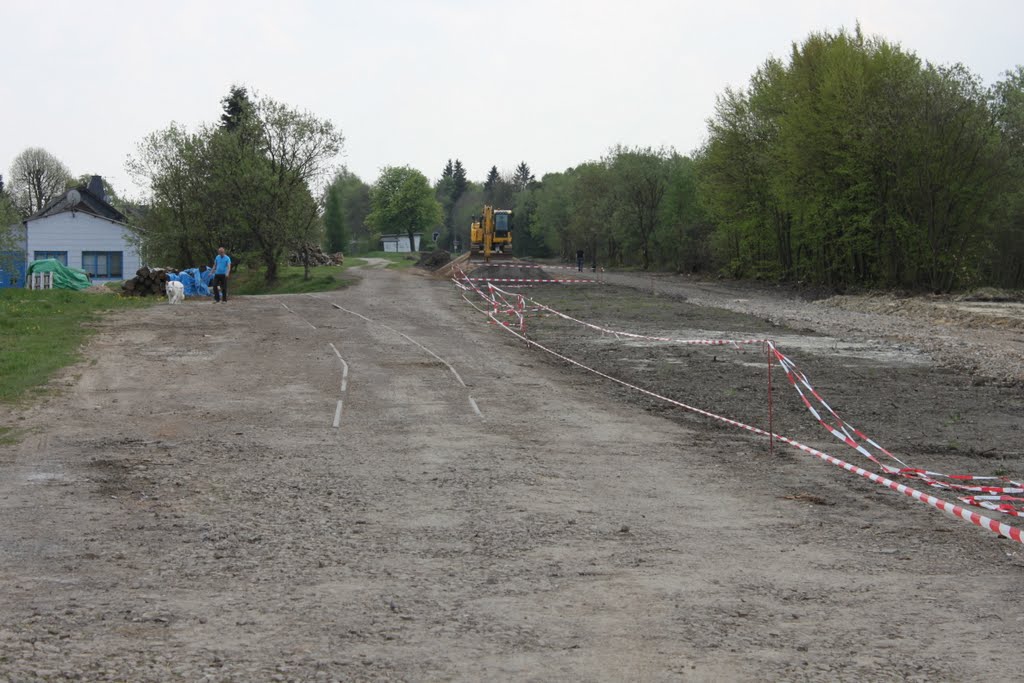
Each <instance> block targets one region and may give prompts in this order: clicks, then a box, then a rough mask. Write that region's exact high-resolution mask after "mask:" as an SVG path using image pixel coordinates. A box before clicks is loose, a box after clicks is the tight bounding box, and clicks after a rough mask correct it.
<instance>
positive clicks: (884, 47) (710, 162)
mask: <svg viewBox="0 0 1024 683" xmlns="http://www.w3.org/2000/svg"><path fill="white" fill-rule="evenodd" d="M222 105H223V114H222V116H221V120H220V121H218V122H216V123H211V124H207V125H205V126H201V127H200V128H199V129H198V130H196V131H188V130H186V129H184V128H182V127H180V126H177V125H175V124H171V125H170V126H169V127H167V128H166V129H163V130H160V131H157V132H155V133H153V134H151V135H150V136H148V137H147V138H146V139H145V140H144V141H143V142H142V143H141V144H140V146H139V152H138V154H137V155H136V156H135V157H133V158H132V160H131V161H130V164H129V168H130V170H131V172H132V173H133V175H134V176H135V178H136V179H137V180H138V181H139V182H140V184H141V185H143V186H145V187H147V188H148V191H149V193H150V196H149V197H147V198H146V201H145V202H144V203H143V206H142V207H141V208H140V210H139V211H138V212H137V214H138V216H140V218H139V223H140V224H141V227H142V231H141V234H142V236H143V241H142V243H143V247H144V256H145V257H146V258H147V259H148V260H150V261H151V262H159V263H167V264H170V265H192V264H197V263H205V262H206V261H207V260H208V256H209V254H212V253H213V250H214V249H215V247H216V246H218V245H219V244H224V245H225V246H228V247H229V249H231V250H232V251H233V252H235V253H241V254H246V255H247V256H249V257H251V258H253V259H255V260H257V261H258V262H260V263H262V264H263V266H264V267H265V269H266V276H267V278H268V279H273V278H274V277H275V276H276V272H277V264H278V263H280V261H281V259H282V255H283V254H284V253H285V251H286V250H289V249H293V248H295V246H296V245H300V244H307V243H309V242H322V243H323V245H324V246H325V247H326V248H327V249H328V250H330V251H342V252H349V253H351V252H353V251H356V252H358V251H365V250H374V249H376V248H377V244H378V242H377V240H378V238H379V235H380V234H382V233H398V234H406V235H408V236H409V237H410V239H411V238H412V236H413V234H414V233H422V234H423V235H424V237H426V236H428V235H431V233H433V232H437V233H438V235H439V236H438V239H437V243H436V245H431V240H430V239H424V240H423V244H424V245H431V246H439V247H444V248H448V249H452V248H455V247H456V246H459V247H461V248H462V249H465V248H466V247H467V246H468V243H469V226H470V223H471V221H472V218H473V217H474V216H476V215H479V214H480V212H481V209H482V207H483V205H484V204H491V205H493V206H495V207H496V208H503V209H504V208H510V209H513V210H514V212H515V219H514V225H515V233H514V235H515V239H514V252H515V253H516V254H517V255H520V256H536V257H557V258H562V259H566V260H572V258H573V257H574V255H575V253H576V251H577V250H580V249H582V250H583V251H584V252H585V253H586V254H587V260H588V261H594V262H597V263H600V264H601V265H609V266H613V267H614V266H627V267H639V268H644V269H648V268H657V269H668V270H674V271H678V272H703V273H710V274H724V275H726V276H730V277H742V278H759V279H767V280H773V281H790V282H800V283H807V284H812V285H818V286H824V287H829V288H833V289H842V288H846V287H864V288H900V289H913V290H932V291H940V292H944V291H950V290H952V289H957V288H965V287H970V286H975V285H979V284H992V285H998V286H1005V287H1017V288H1019V287H1024V67H1021V66H1018V67H1016V68H1015V69H1014V70H1011V71H1009V72H1007V73H1006V74H1004V76H1003V77H1002V78H1001V80H999V81H998V82H996V83H995V84H993V85H990V86H985V85H984V84H983V83H982V82H981V79H980V77H979V76H977V75H976V74H973V73H972V72H970V71H969V70H968V69H967V68H966V67H964V66H963V65H959V64H956V65H952V66H941V65H935V64H932V63H929V62H927V61H922V60H921V59H920V58H919V57H917V56H916V55H915V54H914V53H912V52H908V51H905V50H903V49H902V48H901V47H900V46H899V45H896V44H893V43H890V42H888V41H886V40H884V39H882V38H867V37H865V36H864V35H863V34H862V32H861V31H860V28H859V27H857V28H855V30H853V31H846V30H840V31H838V32H835V33H828V32H823V33H813V34H811V35H810V36H808V37H807V38H806V39H804V40H803V41H802V42H800V43H794V45H793V47H792V50H791V52H790V54H789V55H788V57H787V58H785V59H777V58H771V59H768V60H766V61H765V62H764V63H763V64H762V65H761V66H760V67H758V68H757V69H756V71H755V72H754V73H753V75H752V76H751V77H750V81H749V83H748V84H747V86H746V87H745V88H741V89H732V88H727V89H726V90H725V91H724V92H723V93H722V94H721V95H719V96H718V98H717V101H716V105H715V109H714V113H713V115H712V116H711V117H710V119H709V120H708V122H707V137H706V140H705V142H704V144H702V145H701V146H700V148H699V149H697V150H695V151H694V152H692V153H691V154H690V155H683V154H679V153H678V152H676V151H675V150H673V149H667V148H653V147H623V146H616V147H612V148H611V149H609V151H608V152H607V153H606V154H605V155H604V156H603V157H602V158H600V159H598V160H593V161H587V162H585V163H581V164H579V165H578V166H575V167H573V168H568V169H565V170H564V171H560V172H555V173H547V174H545V175H544V176H543V177H542V178H540V179H539V180H538V179H537V178H536V177H535V176H534V174H533V173H532V172H531V169H530V167H529V165H528V164H527V163H526V162H525V161H522V162H520V163H519V164H518V166H516V167H515V168H514V169H513V170H511V171H506V172H501V171H499V169H498V166H497V165H494V166H492V167H491V168H490V169H489V170H488V171H487V173H486V174H485V176H484V179H483V180H482V181H474V180H472V179H470V177H469V172H468V170H467V169H466V167H465V166H464V165H463V163H462V161H461V160H460V159H458V158H453V159H449V160H448V161H447V163H445V164H444V165H443V166H442V167H441V168H440V169H439V177H438V178H437V179H436V180H434V181H431V180H429V179H428V178H427V177H426V176H425V175H424V174H423V173H422V172H420V171H419V170H416V169H412V168H410V167H408V166H391V167H387V168H384V169H383V170H382V171H381V173H380V175H379V176H378V177H377V178H376V179H374V181H373V183H372V184H370V183H368V182H366V181H364V180H363V179H361V178H359V177H358V176H357V175H355V174H354V173H352V172H351V171H349V170H348V169H346V168H344V167H341V168H340V169H339V168H338V167H337V166H335V165H334V161H335V159H336V157H337V155H338V153H339V152H340V151H341V149H342V145H343V142H344V138H343V136H342V135H341V132H340V131H339V130H338V129H337V128H335V126H334V125H333V124H332V123H331V122H329V121H327V120H324V119H320V118H317V117H315V116H313V115H311V114H308V113H305V112H300V111H298V110H295V109H293V108H291V107H288V106H286V105H283V104H280V103H278V102H275V101H273V100H271V99H269V98H253V97H250V95H249V93H248V92H247V91H246V89H245V88H243V87H240V86H235V87H233V88H232V89H231V91H230V93H229V94H228V96H227V97H225V98H224V100H223V101H222ZM39 151H40V152H41V151H42V150H39ZM27 152H28V150H27ZM28 156H32V157H34V158H37V159H38V158H43V157H41V156H40V155H39V154H38V153H35V152H34V153H33V154H32V155H28ZM57 163H58V164H59V162H57ZM37 165H38V164H37ZM50 166H51V167H52V169H51V170H53V173H48V174H37V176H35V177H33V176H32V175H31V174H27V175H26V174H20V175H19V174H16V173H12V176H14V177H17V189H16V191H15V192H11V191H10V190H7V191H6V192H5V191H4V190H3V189H2V188H3V186H2V184H0V210H7V211H8V212H20V213H21V214H22V215H24V214H25V212H26V211H30V210H31V209H32V207H37V206H40V202H41V201H44V200H45V197H46V196H47V193H48V192H49V193H52V192H54V191H56V188H57V187H60V186H62V185H66V183H67V179H68V178H69V177H70V174H69V173H67V170H66V169H63V170H62V169H61V167H60V166H55V165H54V164H50ZM13 170H14V169H13V168H12V171H13ZM53 178H58V179H61V180H59V181H58V180H53ZM47 188H49V189H47ZM4 207H6V209H4Z"/></svg>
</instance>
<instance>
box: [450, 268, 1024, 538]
mask: <svg viewBox="0 0 1024 683" xmlns="http://www.w3.org/2000/svg"><path fill="white" fill-rule="evenodd" d="M463 277H464V274H463ZM457 284H458V283H457ZM460 286H461V285H460ZM473 288H474V289H476V291H477V292H478V294H479V295H480V296H481V297H482V298H484V299H485V300H493V299H494V297H493V296H492V297H488V296H487V295H486V294H484V293H483V292H482V291H480V290H479V288H477V287H476V286H475V285H474V286H473ZM463 289H465V287H463ZM489 289H490V290H491V292H492V295H493V294H494V293H496V292H497V293H501V290H500V289H499V288H498V287H495V286H494V285H489ZM463 298H465V296H464V297H463ZM520 299H524V298H523V297H520ZM467 301H468V299H467ZM530 301H531V302H532V303H534V304H536V305H537V306H538V307H539V308H542V309H544V310H546V311H548V312H550V313H552V314H554V315H558V316H560V317H562V318H564V319H566V320H571V321H573V322H576V323H578V324H581V325H584V326H586V327H589V328H591V329H595V330H599V331H601V332H603V333H611V334H615V335H618V336H625V337H631V338H645V339H653V340H658V341H671V342H675V343H684V344H703V345H735V346H738V345H739V344H753V343H761V344H767V345H768V348H769V351H770V353H772V355H774V356H775V358H776V359H777V360H778V361H779V362H780V364H781V365H782V366H783V368H784V369H785V370H786V374H787V377H788V378H789V380H790V383H791V384H792V385H793V386H794V387H795V388H796V390H797V393H798V394H799V396H800V398H801V399H802V401H803V403H804V405H805V406H806V407H807V408H808V410H809V411H810V412H811V414H812V415H813V416H814V417H815V418H816V419H817V420H818V422H819V423H820V424H821V425H822V426H824V427H825V428H826V429H827V430H828V431H829V432H830V433H831V434H832V435H833V436H834V437H836V438H837V439H839V440H840V441H841V442H842V443H844V444H846V445H848V446H850V447H852V448H854V450H856V451H857V452H859V453H860V454H861V455H864V456H865V457H867V458H868V459H870V460H871V461H872V462H874V463H876V464H877V465H878V466H879V467H881V468H882V469H883V471H884V472H886V473H887V474H895V475H899V476H904V477H907V478H915V479H919V480H922V481H924V482H925V483H927V484H929V485H930V486H934V487H936V488H942V489H947V490H961V491H973V492H976V493H986V494H1002V495H995V496H988V495H985V496H977V495H976V496H968V497H964V498H961V500H962V501H963V502H965V503H967V504H969V505H977V506H981V507H985V508H987V509H991V510H994V511H998V512H1004V513H1007V514H1011V515H1016V516H1024V506H1015V505H1014V503H1018V502H1024V498H1016V497H1013V496H1008V495H1005V494H1010V493H1024V488H1022V487H1024V485H1022V484H1020V483H1018V482H1015V481H1012V480H1008V479H1005V478H1001V477H977V476H973V475H945V474H942V473H938V472H930V471H927V470H919V469H915V468H910V467H909V466H907V465H906V463H904V462H903V461H902V460H900V459H899V458H897V457H896V456H895V455H893V454H892V453H890V452H889V451H888V450H886V449H885V448H884V447H882V446H881V445H879V444H878V443H876V442H875V441H874V440H872V439H870V438H869V437H867V436H866V435H865V434H863V433H862V432H861V431H859V430H857V429H856V428H855V427H853V426H852V425H850V424H849V423H847V422H845V421H844V420H843V419H842V418H841V417H839V415H838V413H836V412H835V411H834V410H833V409H832V408H831V406H829V405H828V403H827V402H825V400H824V399H823V398H822V397H821V396H820V394H818V392H817V391H816V390H815V389H814V388H813V386H812V385H811V384H810V381H809V379H808V378H807V376H806V374H804V373H803V372H801V371H800V370H799V369H798V368H797V367H796V364H795V363H793V361H792V360H790V359H789V358H788V357H786V356H785V355H784V354H782V353H781V352H780V351H779V350H778V348H777V347H776V346H775V344H774V342H771V341H769V340H674V339H669V338H665V337H650V336H647V335H636V334H632V333H627V332H623V331H620V330H610V329H608V328H603V327H601V326H598V325H593V324H591V323H586V322H584V321H582V320H578V319H576V318H572V317H571V316H568V315H565V314H564V313H561V312H559V311H556V310H555V309H552V308H550V307H548V306H545V305H544V304H541V303H540V302H537V301H535V300H533V299H530ZM505 304H506V305H507V302H505ZM518 305H519V307H520V308H519V310H520V311H521V310H522V306H523V304H522V303H519V304H518ZM474 308H477V310H480V311H481V312H483V311H482V309H480V308H479V307H476V306H474ZM499 312H500V308H499V307H495V308H494V310H493V312H492V313H489V314H488V315H489V317H491V318H492V320H494V321H495V322H500V321H497V319H496V318H494V317H493V316H494V315H496V314H498V313H499ZM506 329H507V327H506ZM509 331H510V332H512V333H513V334H516V333H515V332H514V331H513V330H509ZM516 336H517V337H519V338H521V339H523V341H526V342H527V343H528V344H530V345H532V346H535V347H537V348H540V349H542V350H544V351H546V352H548V353H551V354H552V355H555V356H556V357H558V358H561V359H563V360H565V361H567V362H569V363H572V364H574V365H577V366H579V367H581V368H584V369H587V370H589V371H591V372H593V373H595V374H597V375H599V376H602V377H605V378H607V379H609V380H612V381H615V382H618V383H620V384H623V385H625V386H628V387H630V388H632V389H635V390H637V391H641V392H642V393H645V394H648V395H650V396H653V397H656V398H659V399H661V400H664V401H667V402H669V403H672V404H673V405H676V406H678V407H681V408H684V409H687V410H691V411H693V412H696V413H699V414H702V415H705V416H707V417H712V418H714V419H717V420H721V421H724V422H726V423H728V424H732V425H733V426H737V427H740V428H743V429H746V430H748V431H751V432H753V433H757V434H761V435H764V436H769V438H774V439H775V440H778V441H781V442H783V443H788V444H790V445H792V446H794V447H796V448H799V449H800V450H804V451H805V452H807V453H810V454H812V455H815V456H816V457H819V458H821V459H823V460H825V461H826V462H830V463H831V464H834V465H837V466H840V467H843V468H844V469H847V470H848V471H851V472H854V473H856V474H859V475H861V476H865V477H867V478H868V479H871V480H872V481H875V482H876V483H880V484H883V485H886V486H888V487H889V488H892V489H893V490H896V491H899V492H901V493H905V494H906V495H908V496H911V497H913V498H915V499H918V500H921V501H922V502H925V503H928V504H929V505H931V506H932V507H935V508H937V509H940V510H943V511H945V512H948V513H950V514H952V515H954V516H957V517H960V518H961V519H965V520H966V521H969V522H971V523H974V524H977V525H978V526H983V527H985V528H988V529H989V530H992V531H996V533H1000V534H1002V535H1004V536H1007V537H1008V538H1013V539H1014V540H1017V541H1018V542H1022V541H1021V539H1020V533H1021V532H1020V530H1019V529H1016V528H1015V527H1006V525H1002V524H1000V523H998V522H996V521H995V520H990V519H988V518H986V517H983V516H981V515H977V514H976V513H972V512H969V511H967V510H963V509H962V508H959V506H956V505H953V504H951V503H948V502H947V501H943V500H941V499H938V498H934V497H932V496H928V495H927V494H923V493H921V492H919V491H916V490H915V489H911V488H909V487H906V486H904V485H903V484H897V483H895V482H892V481H891V480H889V479H887V478H886V477H882V476H880V475H877V474H874V473H870V472H867V471H866V470H862V469H861V468H859V467H856V466H854V465H850V464H848V463H845V462H843V461H842V460H839V459H838V458H834V457H833V456H830V455H828V454H826V453H823V452H821V451H817V450H816V449H813V448H810V447H809V446H804V445H803V444H801V443H799V442H797V441H795V440H793V439H790V438H788V437H784V436H781V435H777V434H772V433H770V432H765V431H763V430H760V429H758V428H756V427H751V426H749V425H744V424H742V423H739V422H736V421H735V420H730V419H729V418H724V417H722V416H719V415H715V414H713V413H709V412H707V411H703V410H701V409H699V408H694V407H692V406H687V405H686V404H683V403H680V402H678V401H674V400H672V399H669V398H667V397H663V396H660V395H658V394H655V393H654V392H650V391H648V390H645V389H642V388H640V387H637V386H635V385H632V384H629V383H627V382H624V381H622V380H619V379H616V378H614V377H611V376H610V375H607V374H605V373H602V372H600V371H597V370H594V369H593V368H589V367H587V366H585V365H583V364H581V363H579V362H577V361H574V360H572V359H570V358H567V357H565V356H562V355H561V354H558V353H557V352H554V351H552V350H550V349H548V348H546V347H543V346H542V345H540V344H538V343H537V342H534V341H532V340H529V339H527V338H526V337H524V336H523V335H520V334H516ZM801 384H802V385H803V386H804V387H805V388H806V389H807V391H808V392H809V393H810V394H811V395H812V396H814V397H815V399H816V400H817V401H818V402H819V404H820V405H821V406H823V407H824V408H825V409H826V410H827V411H828V413H829V414H830V415H832V416H833V417H834V418H835V420H836V422H837V423H838V427H835V426H832V425H830V424H829V423H827V422H826V421H825V420H823V419H822V418H821V414H820V413H819V412H818V411H817V410H816V409H815V408H814V407H813V405H812V404H811V403H810V401H809V400H808V399H807V397H806V395H805V394H804V392H803V391H802V390H801V388H800V386H799V385H801ZM851 432H852V434H851ZM854 435H856V437H858V438H860V439H862V440H863V441H864V443H867V444H869V445H870V446H872V447H874V448H876V449H877V450H878V451H880V452H881V453H883V454H884V455H885V456H887V457H889V458H891V459H892V460H894V461H896V462H898V463H900V464H901V465H902V467H899V468H897V467H892V466H890V465H885V464H883V463H881V462H880V461H879V460H878V457H877V455H876V454H874V453H872V452H871V451H870V450H868V448H866V447H865V446H864V444H863V443H859V442H858V441H857V440H856V439H855V438H854ZM934 477H944V478H949V479H956V480H961V481H964V480H966V481H992V480H999V481H1005V482H1008V483H1010V484H1011V486H1009V487H1005V486H966V485H960V484H950V483H947V482H941V481H937V480H935V479H934ZM904 489H905V490H904ZM996 500H998V501H1004V502H1002V504H999V503H996V502H994V501H996ZM1008 501H1012V502H1008ZM972 515H973V516H974V517H977V518H979V519H980V520H987V521H986V522H985V523H979V521H977V520H975V519H973V518H972V517H971V516H972ZM989 523H991V524H989ZM992 525H996V526H997V527H1000V528H995V527H993V526H992ZM1001 527H1006V528H1007V529H1012V530H1013V531H1014V532H1015V534H1016V536H1015V535H1014V534H1013V533H1010V534H1009V535H1008V534H1007V533H1003V530H1002V529H1001Z"/></svg>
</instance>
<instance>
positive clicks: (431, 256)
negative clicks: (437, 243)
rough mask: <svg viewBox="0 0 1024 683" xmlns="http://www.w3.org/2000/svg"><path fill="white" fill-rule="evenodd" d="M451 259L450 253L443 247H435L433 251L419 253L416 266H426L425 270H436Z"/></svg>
mask: <svg viewBox="0 0 1024 683" xmlns="http://www.w3.org/2000/svg"><path fill="white" fill-rule="evenodd" d="M451 260H452V255H451V254H449V253H448V252H447V251H445V250H444V249H435V250H434V251H425V252H423V253H421V254H420V259H419V260H418V261H417V262H416V267H417V268H426V269H427V270H437V269H438V268H441V267H443V266H445V265H447V264H448V263H449V262H450V261H451Z"/></svg>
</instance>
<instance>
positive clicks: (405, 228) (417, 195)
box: [367, 166, 442, 250]
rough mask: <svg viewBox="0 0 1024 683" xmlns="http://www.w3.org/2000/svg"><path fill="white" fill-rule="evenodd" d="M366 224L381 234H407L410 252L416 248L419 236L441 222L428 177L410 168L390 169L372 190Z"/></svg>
mask: <svg viewBox="0 0 1024 683" xmlns="http://www.w3.org/2000/svg"><path fill="white" fill-rule="evenodd" d="M370 207H371V208H370V215H369V216H367V221H368V222H369V223H370V225H372V226H373V227H374V228H375V229H377V230H378V231H379V232H394V233H399V234H400V233H403V232H404V233H405V234H407V235H408V236H409V248H410V249H412V250H415V248H416V237H415V235H416V233H417V232H420V233H426V232H427V231H429V230H431V229H432V228H434V227H436V226H437V225H438V224H439V223H440V222H441V219H442V211H441V204H440V203H439V202H438V201H437V199H435V197H434V191H433V189H432V188H431V187H430V182H429V181H428V180H427V177H426V176H425V175H423V174H422V173H420V172H419V171H417V170H415V169H412V168H409V167H408V166H389V167H387V168H385V169H384V170H383V171H381V174H380V177H379V178H377V182H376V183H374V185H373V187H372V188H371V190H370Z"/></svg>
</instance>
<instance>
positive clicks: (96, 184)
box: [88, 175, 107, 201]
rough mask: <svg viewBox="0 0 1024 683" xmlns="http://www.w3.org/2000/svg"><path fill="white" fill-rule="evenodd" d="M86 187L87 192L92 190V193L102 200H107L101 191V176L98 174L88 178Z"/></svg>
mask: <svg viewBox="0 0 1024 683" xmlns="http://www.w3.org/2000/svg"><path fill="white" fill-rule="evenodd" d="M88 189H89V192H92V193H93V194H94V195H96V196H97V197H99V198H100V199H102V200H103V201H106V200H107V198H106V196H105V195H104V193H103V178H101V177H100V176H98V175H94V176H93V177H92V178H90V179H89V185H88Z"/></svg>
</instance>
